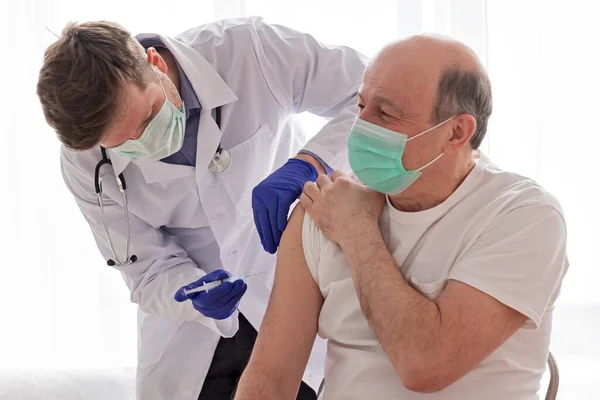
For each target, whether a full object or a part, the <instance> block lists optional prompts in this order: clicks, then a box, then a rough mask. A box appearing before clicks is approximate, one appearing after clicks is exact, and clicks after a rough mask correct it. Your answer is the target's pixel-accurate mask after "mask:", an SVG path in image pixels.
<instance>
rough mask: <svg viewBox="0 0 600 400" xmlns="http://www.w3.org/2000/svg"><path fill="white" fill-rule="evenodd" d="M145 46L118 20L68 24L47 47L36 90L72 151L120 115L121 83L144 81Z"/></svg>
mask: <svg viewBox="0 0 600 400" xmlns="http://www.w3.org/2000/svg"><path fill="white" fill-rule="evenodd" d="M149 70H150V69H149V68H148V61H147V59H146V54H145V51H144V48H143V47H142V46H141V45H140V44H139V43H138V41H137V40H136V39H135V38H134V37H133V36H132V35H131V33H129V31H127V30H126V29H124V28H123V27H121V26H120V25H118V24H116V23H113V22H108V21H97V22H85V23H69V24H68V25H67V26H66V27H65V28H64V29H63V31H62V35H61V37H60V38H59V39H58V40H57V41H56V42H55V43H53V44H52V45H51V46H50V47H48V48H47V49H46V52H45V55H44V64H43V66H42V68H41V70H40V76H39V80H38V84H37V94H38V96H39V98H40V102H41V103H42V109H43V111H44V116H45V117H46V121H47V122H48V124H49V125H50V126H52V127H53V128H54V129H55V130H56V133H57V135H58V138H59V139H60V141H61V142H62V143H63V144H64V145H65V146H66V147H68V148H70V149H73V150H87V149H90V148H92V147H94V146H96V145H97V144H98V143H99V142H100V141H101V140H102V138H103V136H104V134H105V132H106V130H107V128H108V127H109V126H110V124H111V123H112V122H113V121H114V119H115V117H116V116H118V115H119V112H118V111H119V110H118V105H119V99H120V96H121V91H122V88H123V87H124V83H125V82H134V83H135V84H137V85H138V86H139V87H140V88H141V89H145V88H146V86H147V85H148V82H149V79H148V71H149Z"/></svg>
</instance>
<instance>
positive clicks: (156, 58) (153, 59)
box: [146, 47, 169, 74]
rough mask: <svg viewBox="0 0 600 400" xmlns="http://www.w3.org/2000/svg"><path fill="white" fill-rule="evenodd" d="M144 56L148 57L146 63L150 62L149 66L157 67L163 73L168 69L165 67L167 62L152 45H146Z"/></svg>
mask: <svg viewBox="0 0 600 400" xmlns="http://www.w3.org/2000/svg"><path fill="white" fill-rule="evenodd" d="M146 56H147V58H148V63H149V64H150V66H155V67H157V68H158V69H159V70H160V72H162V73H163V74H166V73H167V70H168V69H169V68H168V67H167V63H166V62H165V60H164V59H163V58H162V56H161V55H160V53H159V52H158V51H156V49H155V48H154V47H148V49H147V50H146Z"/></svg>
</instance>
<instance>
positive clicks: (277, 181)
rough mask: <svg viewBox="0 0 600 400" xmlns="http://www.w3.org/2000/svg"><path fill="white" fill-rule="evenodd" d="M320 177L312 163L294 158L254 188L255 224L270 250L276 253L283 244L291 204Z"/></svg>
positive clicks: (264, 244) (265, 247) (261, 239)
mask: <svg viewBox="0 0 600 400" xmlns="http://www.w3.org/2000/svg"><path fill="white" fill-rule="evenodd" d="M318 176H319V173H318V172H317V169H316V168H315V167H314V166H313V165H312V164H311V163H309V162H306V161H304V160H298V159H295V158H291V159H289V160H288V161H287V162H286V163H285V164H284V165H283V167H281V168H279V169H278V170H277V171H275V172H273V173H272V174H271V175H269V176H268V177H267V178H266V179H265V180H264V181H262V182H261V183H259V184H258V185H257V186H256V187H255V188H254V189H253V190H252V211H253V212H254V224H255V225H256V229H257V230H258V235H259V236H260V242H261V244H262V246H263V248H264V249H265V250H266V251H268V252H269V253H271V254H274V253H275V252H276V251H277V247H279V241H280V240H281V234H282V233H283V231H284V230H285V227H286V225H287V218H288V213H289V211H290V206H291V205H292V203H294V201H296V199H298V197H300V195H301V194H302V189H303V188H304V184H305V183H306V182H308V181H312V182H314V181H315V180H317V177H318Z"/></svg>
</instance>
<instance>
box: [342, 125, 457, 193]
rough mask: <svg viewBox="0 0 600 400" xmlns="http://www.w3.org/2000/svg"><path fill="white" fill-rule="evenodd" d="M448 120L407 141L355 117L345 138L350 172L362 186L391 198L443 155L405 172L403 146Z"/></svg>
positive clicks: (390, 131)
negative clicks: (348, 134) (348, 135)
mask: <svg viewBox="0 0 600 400" xmlns="http://www.w3.org/2000/svg"><path fill="white" fill-rule="evenodd" d="M452 118H454V117H452ZM452 118H448V119H447V120H445V121H444V122H441V123H439V124H437V125H436V126H434V127H431V128H429V129H427V130H426V131H423V132H421V133H419V134H417V135H415V136H413V137H411V138H408V136H407V135H405V134H403V133H400V132H395V131H392V130H389V129H386V128H383V127H381V126H379V125H375V124H372V123H370V122H367V121H364V120H362V119H360V118H358V117H357V118H356V120H355V121H354V125H352V129H351V130H350V137H349V138H348V159H349V161H350V167H352V171H353V172H354V174H355V175H356V177H357V178H358V179H359V180H360V181H361V182H362V183H364V184H365V185H366V186H367V187H369V188H371V189H373V190H375V191H377V192H381V193H385V194H388V195H391V196H393V195H397V194H400V193H402V192H403V191H405V190H406V189H407V188H408V187H409V186H410V185H412V184H413V183H414V182H415V181H416V180H417V179H418V178H419V176H421V171H422V170H423V169H425V168H427V167H428V166H430V165H431V164H433V163H434V162H436V161H437V160H439V159H440V157H442V156H443V155H444V153H441V154H440V155H439V156H437V157H436V158H434V159H433V160H431V161H430V162H428V163H427V164H425V165H424V166H422V167H421V168H418V169H416V170H410V171H407V170H406V168H404V165H402V155H403V154H404V148H405V147H406V143H407V142H408V141H410V140H413V139H415V138H417V137H419V136H421V135H424V134H426V133H427V132H431V131H432V130H434V129H435V128H438V127H440V126H442V125H444V124H445V123H446V122H448V121H450V120H451V119H452Z"/></svg>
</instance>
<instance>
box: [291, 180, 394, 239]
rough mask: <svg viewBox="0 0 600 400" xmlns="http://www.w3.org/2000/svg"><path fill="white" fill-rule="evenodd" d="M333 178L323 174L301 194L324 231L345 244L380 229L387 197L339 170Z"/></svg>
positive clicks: (313, 217)
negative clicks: (379, 222) (365, 233)
mask: <svg viewBox="0 0 600 400" xmlns="http://www.w3.org/2000/svg"><path fill="white" fill-rule="evenodd" d="M331 178H332V179H329V177H328V176H327V175H320V176H319V178H318V179H317V181H316V183H313V182H308V183H306V184H305V185H304V193H302V195H301V196H300V202H301V203H302V206H303V207H304V208H305V209H306V211H307V212H308V213H309V214H310V216H311V218H312V219H313V220H314V221H315V223H316V224H317V226H318V227H319V228H320V229H321V231H322V232H323V234H324V235H325V236H326V237H327V238H328V239H329V240H332V241H334V242H336V243H337V244H339V245H340V246H342V247H343V246H344V245H345V244H347V243H349V242H351V241H353V240H360V237H361V235H362V234H363V233H364V232H365V230H368V229H376V230H378V229H379V228H378V221H379V218H380V217H381V212H382V211H383V205H384V203H385V196H384V195H383V194H381V193H379V192H375V191H373V190H371V189H369V188H367V187H366V186H364V185H363V184H361V183H360V182H357V181H356V180H355V179H352V178H351V177H350V176H348V175H346V174H344V173H343V172H340V171H335V172H334V173H333V174H332V175H331ZM332 180H333V181H332Z"/></svg>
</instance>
